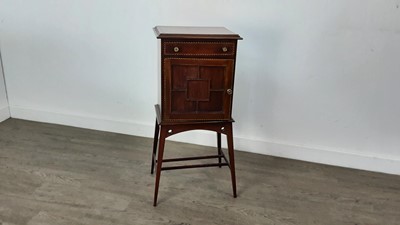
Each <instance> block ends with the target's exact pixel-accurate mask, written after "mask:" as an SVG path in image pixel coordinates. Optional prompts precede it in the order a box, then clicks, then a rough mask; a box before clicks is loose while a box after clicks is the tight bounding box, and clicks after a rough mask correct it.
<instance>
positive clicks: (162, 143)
mask: <svg viewBox="0 0 400 225" xmlns="http://www.w3.org/2000/svg"><path fill="white" fill-rule="evenodd" d="M166 137H167V132H166V128H164V127H161V132H160V143H159V145H158V157H157V169H156V185H155V188H154V202H153V206H157V197H158V188H159V186H160V177H161V168H162V162H163V155H164V146H165V138H166Z"/></svg>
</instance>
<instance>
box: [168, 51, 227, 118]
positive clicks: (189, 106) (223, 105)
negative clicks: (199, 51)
mask: <svg viewBox="0 0 400 225" xmlns="http://www.w3.org/2000/svg"><path fill="white" fill-rule="evenodd" d="M233 65H234V60H232V59H175V58H168V59H164V68H163V69H164V80H163V95H164V99H163V104H162V109H163V110H162V111H163V112H162V113H163V117H164V119H166V120H230V119H231V102H232V87H233Z"/></svg>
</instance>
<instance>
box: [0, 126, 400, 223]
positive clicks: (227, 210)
mask: <svg viewBox="0 0 400 225" xmlns="http://www.w3.org/2000/svg"><path fill="white" fill-rule="evenodd" d="M151 142H152V140H151V139H148V138H140V137H134V136H127V135H121V134H113V133H106V132H99V131H92V130H85V129H79V128H72V127H66V126H59V125H51V124H44V123H36V122H28V121H22V120H15V119H10V120H7V121H5V122H3V123H1V124H0V225H11V224H13V225H14V224H29V225H39V224H48V225H56V224H62V225H67V224H68V225H81V224H90V225H103V224H146V225H151V224H180V225H187V224H205V225H207V224H228V225H235V224H238V225H245V224H275V225H290V224H304V225H310V224H318V225H328V224H340V225H347V224H352V225H355V224H358V225H362V224H371V225H372V224H373V225H378V224H382V225H391V224H400V176H393V175H385V174H379V173H372V172H365V171H358V170H352V169H345V168H338V167H332V166H324V165H318V164H313V163H306V162H300V161H295V160H288V159H281V158H275V157H269V156H263V155H257V154H250V153H244V152H237V153H236V163H237V179H238V195H239V196H238V198H237V199H234V198H232V196H231V183H230V176H229V171H228V169H227V168H226V167H224V168H204V169H193V170H178V171H167V172H163V174H162V177H161V188H160V193H159V204H158V206H157V207H156V208H154V207H153V206H152V200H153V185H154V177H153V176H152V175H150V152H151ZM166 147H167V149H166V154H167V156H170V157H171V156H178V155H179V156H181V155H185V156H187V155H197V154H210V153H215V151H216V150H215V149H214V148H208V147H202V146H196V145H189V144H181V143H174V142H169V143H167V146H166Z"/></svg>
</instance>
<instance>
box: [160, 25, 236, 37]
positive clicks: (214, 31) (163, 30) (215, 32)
mask: <svg viewBox="0 0 400 225" xmlns="http://www.w3.org/2000/svg"><path fill="white" fill-rule="evenodd" d="M153 30H154V33H155V34H156V37H157V38H160V39H161V38H163V39H168V38H172V39H175V38H181V39H186V38H187V39H194V38H196V39H234V40H241V39H242V38H241V37H240V36H239V35H238V34H235V33H233V32H232V31H230V30H228V29H226V28H225V27H184V26H157V27H154V29H153Z"/></svg>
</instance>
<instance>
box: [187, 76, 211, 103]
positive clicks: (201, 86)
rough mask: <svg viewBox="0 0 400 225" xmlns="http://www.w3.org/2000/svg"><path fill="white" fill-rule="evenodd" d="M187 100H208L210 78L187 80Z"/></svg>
mask: <svg viewBox="0 0 400 225" xmlns="http://www.w3.org/2000/svg"><path fill="white" fill-rule="evenodd" d="M186 86H187V91H186V94H187V100H189V101H209V100H210V80H200V79H197V80H187V85H186Z"/></svg>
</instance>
